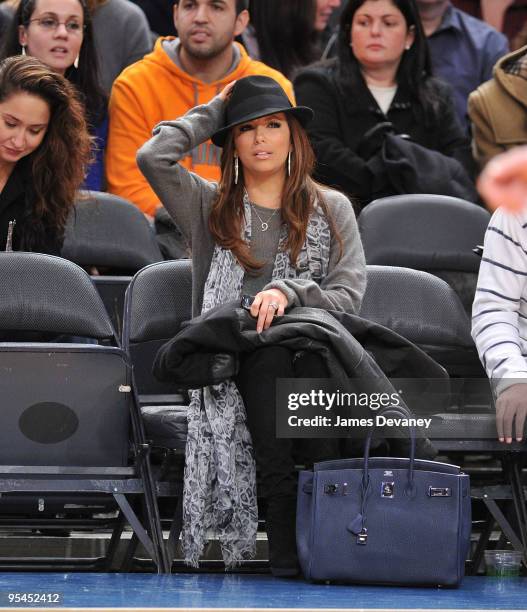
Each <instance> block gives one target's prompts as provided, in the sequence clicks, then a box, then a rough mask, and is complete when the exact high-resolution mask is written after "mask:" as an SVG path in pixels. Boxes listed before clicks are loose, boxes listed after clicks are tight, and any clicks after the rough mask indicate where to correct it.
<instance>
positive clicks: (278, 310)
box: [250, 289, 287, 334]
mask: <svg viewBox="0 0 527 612" xmlns="http://www.w3.org/2000/svg"><path fill="white" fill-rule="evenodd" d="M286 308H287V297H286V296H285V294H284V293H282V291H280V289H267V290H266V291H260V293H257V294H256V296H255V297H254V302H253V303H252V306H251V310H250V313H251V315H252V316H253V317H258V321H257V322H256V331H257V332H258V333H259V334H260V333H262V331H263V330H264V329H268V328H269V327H270V325H271V323H272V322H273V318H274V317H281V316H282V315H283V314H284V311H285V309H286Z"/></svg>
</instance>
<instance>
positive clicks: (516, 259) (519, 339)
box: [472, 209, 527, 395]
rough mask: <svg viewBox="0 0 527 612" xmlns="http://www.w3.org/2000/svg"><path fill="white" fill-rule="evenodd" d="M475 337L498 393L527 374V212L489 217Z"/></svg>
mask: <svg viewBox="0 0 527 612" xmlns="http://www.w3.org/2000/svg"><path fill="white" fill-rule="evenodd" d="M472 337H473V338H474V341H475V343H476V346H477V349H478V353H479V357H480V359H481V362H482V363H483V365H484V367H485V370H486V371H487V375H488V377H489V378H490V379H492V380H493V383H494V385H495V389H496V392H497V394H498V395H499V394H500V393H502V392H503V391H504V390H505V389H506V388H507V387H510V386H511V385H513V384H515V382H518V380H517V379H527V213H526V212H521V213H518V214H512V213H510V212H506V211H503V210H501V209H498V210H497V211H496V212H495V213H494V215H493V216H492V218H491V220H490V223H489V226H488V228H487V232H486V234H485V246H484V251H483V258H482V261H481V267H480V270H479V276H478V286H477V290H476V297H475V300H474V305H473V307H472ZM521 382H527V380H526V381H521Z"/></svg>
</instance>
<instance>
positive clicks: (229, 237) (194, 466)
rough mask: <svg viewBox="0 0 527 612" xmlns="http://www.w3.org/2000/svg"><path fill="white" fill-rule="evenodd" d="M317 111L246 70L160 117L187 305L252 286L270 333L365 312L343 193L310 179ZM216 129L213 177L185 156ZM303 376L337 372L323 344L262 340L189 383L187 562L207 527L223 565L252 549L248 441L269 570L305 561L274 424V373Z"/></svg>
mask: <svg viewBox="0 0 527 612" xmlns="http://www.w3.org/2000/svg"><path fill="white" fill-rule="evenodd" d="M312 114H313V113H312V111H311V110H310V109H309V108H306V107H293V106H291V103H290V101H289V99H288V98H287V96H286V94H285V92H284V91H283V90H282V89H281V87H280V86H279V85H278V83H276V82H275V81H274V80H272V79H270V78H269V77H263V76H251V77H247V78H244V79H241V80H239V81H237V82H236V83H235V84H234V86H232V85H230V86H228V87H226V88H225V89H224V90H223V91H222V92H221V93H220V94H219V95H218V96H217V97H216V98H214V99H213V100H212V101H211V102H210V103H209V104H206V105H203V106H198V107H196V108H194V109H192V110H191V111H189V112H188V113H187V114H186V115H184V116H183V117H181V118H179V119H177V120H175V121H164V122H162V123H160V124H159V125H158V126H157V127H156V128H155V129H154V135H153V137H152V138H151V140H149V141H148V142H147V143H146V144H145V145H144V146H143V147H142V148H141V149H140V150H139V153H138V158H137V159H138V164H139V167H140V168H141V170H142V172H143V173H144V174H145V176H146V178H147V179H148V181H149V182H150V183H151V185H152V187H153V188H154V190H155V191H156V193H157V195H158V196H159V199H160V201H161V202H162V203H163V205H164V206H165V207H166V208H167V210H168V212H169V213H170V215H171V216H172V217H173V219H174V221H175V223H176V224H177V225H178V227H179V229H180V231H181V233H182V234H183V235H184V236H185V238H186V239H187V240H188V243H189V247H190V249H191V252H192V265H193V278H192V289H193V296H192V306H193V316H197V315H199V314H200V313H203V312H206V311H208V310H209V309H211V308H213V307H215V306H218V305H220V304H224V303H226V302H229V301H232V300H239V299H240V297H241V296H242V295H243V294H249V295H254V296H255V297H254V301H253V302H252V305H251V306H250V312H251V314H252V315H253V317H255V319H256V330H257V332H258V333H262V334H265V330H266V329H267V328H268V327H269V326H270V325H271V324H272V322H273V319H274V318H275V317H279V316H281V315H283V314H284V312H285V311H286V309H288V308H290V307H292V306H310V307H315V308H322V309H327V310H338V311H347V312H351V313H357V312H358V310H359V308H360V303H361V299H362V295H363V293H364V289H365V285H366V272H365V270H366V268H365V262H364V254H363V250H362V245H361V242H360V237H359V234H358V230H357V224H356V221H355V217H354V213H353V209H352V207H351V204H350V202H349V201H348V199H347V198H346V197H345V196H343V195H342V194H341V193H339V192H336V191H333V190H330V189H327V188H323V187H321V186H319V185H318V184H316V183H315V182H314V181H313V180H312V178H311V171H312V168H313V164H314V155H313V152H312V149H311V146H310V144H309V140H308V138H307V136H306V132H305V130H304V126H305V125H306V124H307V122H308V121H309V120H310V119H311V117H312ZM210 137H212V141H213V142H214V144H216V145H218V146H220V147H223V152H222V158H221V170H222V175H221V180H220V182H219V183H218V184H216V183H211V182H209V181H206V180H204V179H202V178H201V177H199V176H197V175H196V174H193V173H192V172H189V171H188V170H186V169H185V168H183V167H182V166H181V165H179V164H178V163H177V162H178V161H179V160H180V159H182V158H184V157H186V156H188V155H191V154H192V153H191V152H192V151H193V150H194V149H195V147H197V146H198V145H199V144H200V143H202V142H204V141H206V140H207V139H208V138H210ZM263 338H264V336H262V339H263ZM262 345H263V346H265V342H263V343H262ZM295 376H297V377H298V376H300V377H304V378H311V377H320V378H324V377H329V372H327V369H326V366H325V365H324V362H323V361H322V360H321V359H320V358H319V357H318V356H317V355H315V354H310V353H306V354H303V355H300V356H299V355H298V353H297V354H296V355H294V354H293V353H292V351H290V350H288V349H287V348H284V347H283V346H268V347H265V348H261V349H258V350H256V351H254V352H252V353H248V354H243V355H242V363H241V367H240V371H239V374H238V376H237V377H236V380H235V381H229V382H228V383H222V385H215V386H214V387H207V388H206V390H205V391H204V392H203V393H202V390H198V391H193V392H192V400H191V405H190V408H189V419H188V421H189V434H188V441H187V449H186V466H185V494H184V528H183V534H182V544H183V550H184V554H185V558H186V560H187V562H189V563H191V564H194V565H196V564H197V561H198V558H199V554H200V553H201V551H202V548H203V544H204V541H205V537H206V532H207V531H208V529H209V528H210V527H215V528H216V531H217V532H218V531H219V532H220V534H221V537H220V540H221V544H222V551H223V556H224V559H225V561H226V563H227V565H235V564H236V563H237V562H240V561H241V560H242V559H245V558H248V557H249V556H250V555H251V554H253V553H254V543H255V535H256V527H257V511H256V498H255V490H254V489H255V485H254V482H255V466H254V460H253V451H252V448H254V456H255V459H256V465H257V466H258V470H259V474H260V478H259V491H258V493H259V495H260V497H262V498H264V499H265V500H266V503H267V511H266V519H267V522H266V524H267V531H268V539H269V554H270V562H271V569H272V571H273V573H274V574H275V575H282V576H284V575H294V574H296V573H298V562H297V557H296V542H295V511H296V501H295V500H296V476H295V471H294V465H295V462H294V455H295V452H296V448H295V445H294V444H293V442H294V441H293V440H291V439H283V438H280V439H278V438H276V434H275V401H276V400H275V381H276V378H278V377H295ZM201 403H203V405H204V408H205V410H202V409H201ZM218 419H220V421H218ZM229 423H230V424H231V426H232V431H230V433H229V432H226V431H225V430H226V429H228V427H229V425H225V424H229ZM247 429H248V431H249V432H250V436H249V435H248V432H247ZM251 439H252V446H251ZM211 440H212V442H211ZM310 442H313V443H314V444H313V446H314V447H316V448H314V449H312V450H311V452H312V458H313V459H322V458H328V456H331V454H332V449H331V448H330V447H331V443H329V442H324V441H322V440H314V441H310ZM211 455H213V456H214V466H213V467H212V468H211V467H210V465H209V463H207V462H208V461H209V460H210V456H211ZM211 471H212V473H211ZM233 474H234V478H235V480H236V483H235V486H230V488H229V486H227V485H226V486H225V487H224V488H223V489H222V491H223V494H221V493H220V494H218V493H216V494H214V493H213V494H210V487H213V486H214V483H215V482H223V483H225V482H226V481H229V478H230V476H232V475H233ZM229 482H230V481H229ZM231 484H232V483H231ZM225 491H228V493H225Z"/></svg>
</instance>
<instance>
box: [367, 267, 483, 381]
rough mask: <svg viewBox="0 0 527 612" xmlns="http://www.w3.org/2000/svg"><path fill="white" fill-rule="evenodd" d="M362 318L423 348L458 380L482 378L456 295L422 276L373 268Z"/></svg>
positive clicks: (432, 278)
mask: <svg viewBox="0 0 527 612" xmlns="http://www.w3.org/2000/svg"><path fill="white" fill-rule="evenodd" d="M367 270H368V284H367V287H366V293H365V295H364V299H363V302H362V307H361V312H360V314H361V316H362V317H364V318H366V319H369V320H371V321H375V322H376V323H380V324H382V325H384V326H386V327H388V328H390V329H392V330H393V331H395V332H397V333H399V334H401V335H402V336H404V337H405V338H407V339H408V340H411V341H412V342H413V343H415V344H417V345H418V346H419V347H420V348H422V349H423V350H424V351H425V352H426V353H428V354H429V355H431V356H432V357H433V358H434V359H435V360H436V361H437V362H438V363H440V364H441V365H442V366H443V367H445V368H446V370H447V371H448V372H449V374H450V375H452V376H458V377H460V376H465V377H468V376H477V377H479V376H482V375H484V372H483V369H482V367H481V364H480V361H479V358H478V355H477V351H476V347H475V345H474V342H473V340H472V337H471V335H470V320H469V318H468V316H467V314H466V312H465V310H464V309H463V306H462V304H461V302H460V300H459V298H458V296H457V294H456V293H455V292H454V291H453V289H452V288H451V287H450V286H449V285H448V284H447V283H446V282H445V281H443V280H441V279H440V278H437V277H436V276H433V275H432V274H429V273H428V272H422V271H420V270H412V269H409V268H402V267H396V266H373V265H368V266H367Z"/></svg>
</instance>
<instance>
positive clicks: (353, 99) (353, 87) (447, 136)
mask: <svg viewBox="0 0 527 612" xmlns="http://www.w3.org/2000/svg"><path fill="white" fill-rule="evenodd" d="M357 72H358V71H357ZM294 87H295V94H296V100H297V103H298V104H300V105H305V106H309V107H311V108H312V109H313V110H314V111H315V118H314V120H313V121H312V122H311V123H310V124H309V125H308V128H307V129H308V133H309V136H310V138H311V142H312V144H313V146H314V149H315V153H316V156H317V167H316V177H317V178H318V180H320V181H321V182H323V183H326V184H328V185H332V186H335V187H337V188H338V189H340V190H341V191H344V192H346V193H347V194H348V195H350V196H354V197H356V198H359V199H360V200H361V201H362V203H363V204H364V203H367V202H369V201H370V200H371V199H372V181H373V179H374V173H373V172H372V170H371V169H370V168H369V167H368V157H366V158H363V157H361V155H360V152H359V149H360V148H361V147H362V146H363V144H364V143H363V136H364V135H365V134H366V133H367V132H368V131H369V130H371V129H372V128H374V127H375V126H376V125H378V124H379V123H382V122H386V121H389V122H391V123H392V125H393V126H394V128H395V131H396V133H398V134H407V135H409V136H410V138H411V139H412V141H414V142H416V143H417V144H420V145H422V146H423V147H426V148H428V149H433V150H435V151H438V152H439V153H442V154H444V155H448V156H450V157H453V158H454V159H456V160H457V161H459V162H460V163H461V164H462V165H463V166H464V167H465V168H466V169H467V171H470V170H471V164H472V161H471V154H470V142H469V140H468V138H466V137H465V135H464V134H463V130H462V128H461V126H460V125H459V123H458V120H457V117H456V114H455V110H454V105H453V102H452V100H451V96H450V90H449V88H448V86H447V85H445V84H443V83H441V82H440V81H436V80H435V79H430V80H429V89H430V90H431V91H432V92H433V93H434V98H436V99H437V100H438V108H437V112H436V114H435V119H429V120H427V118H426V116H425V112H424V110H423V108H422V107H421V105H419V104H418V103H417V102H415V100H414V99H413V98H412V96H411V95H410V92H409V91H406V90H405V88H404V87H403V86H402V85H401V86H399V87H398V89H397V92H396V94H395V98H394V99H393V101H392V104H391V106H390V108H389V110H388V113H387V114H386V115H385V114H384V113H383V112H382V111H381V109H380V108H379V105H378V104H377V102H376V100H375V99H374V97H373V96H372V94H371V93H370V91H369V89H368V87H367V86H366V83H365V82H364V79H363V78H362V76H361V75H360V73H359V74H357V75H356V78H355V79H354V83H353V84H351V83H347V84H344V85H343V84H342V83H341V81H340V79H339V78H338V60H337V59H333V60H330V61H329V62H327V63H326V64H320V65H318V66H314V67H312V68H307V69H305V70H303V71H302V72H300V73H299V74H298V76H297V77H296V78H295V81H294ZM378 195H379V194H375V195H374V197H378ZM384 195H389V194H384ZM392 195H393V193H392Z"/></svg>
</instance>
